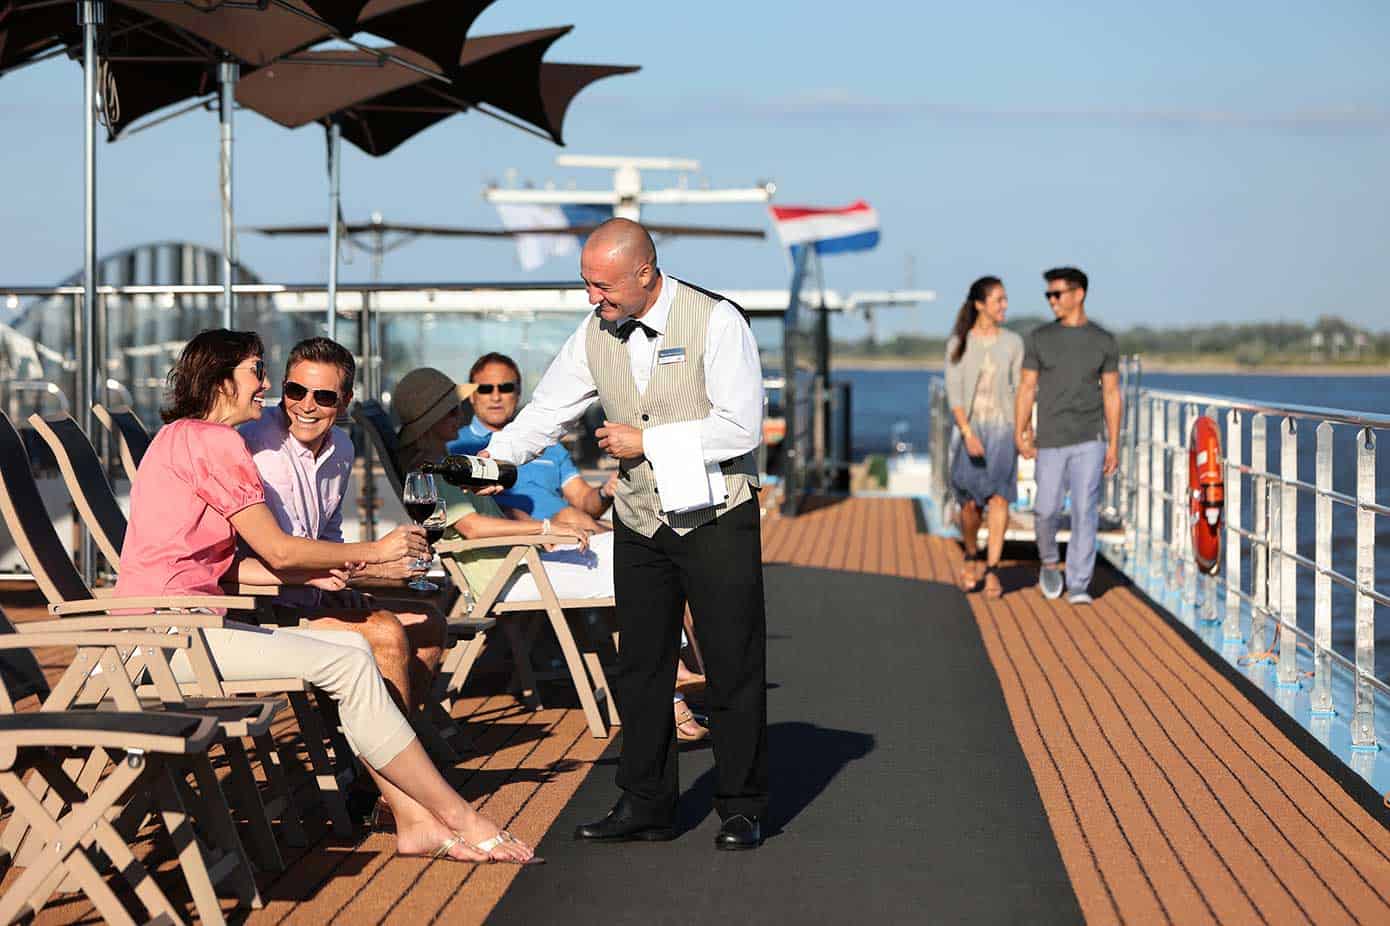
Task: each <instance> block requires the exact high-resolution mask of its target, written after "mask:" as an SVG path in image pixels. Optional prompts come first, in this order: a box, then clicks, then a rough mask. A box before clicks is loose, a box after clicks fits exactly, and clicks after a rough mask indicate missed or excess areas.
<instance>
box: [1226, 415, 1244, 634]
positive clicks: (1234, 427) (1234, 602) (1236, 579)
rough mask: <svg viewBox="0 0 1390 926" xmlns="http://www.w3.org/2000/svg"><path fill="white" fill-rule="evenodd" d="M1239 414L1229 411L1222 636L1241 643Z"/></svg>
mask: <svg viewBox="0 0 1390 926" xmlns="http://www.w3.org/2000/svg"><path fill="white" fill-rule="evenodd" d="M1240 417H1241V416H1240V412H1239V411H1237V410H1236V409H1234V408H1233V409H1231V410H1230V411H1228V412H1226V620H1225V622H1224V623H1223V624H1222V629H1221V637H1222V639H1224V640H1227V641H1230V642H1235V641H1238V640H1240V541H1241V537H1240V533H1239V531H1240V530H1241V529H1242V528H1243V527H1244V525H1243V524H1242V523H1241V517H1242V515H1241V508H1240V495H1241V492H1240V487H1241V479H1242V478H1243V474H1242V473H1241V471H1240V450H1241V448H1240Z"/></svg>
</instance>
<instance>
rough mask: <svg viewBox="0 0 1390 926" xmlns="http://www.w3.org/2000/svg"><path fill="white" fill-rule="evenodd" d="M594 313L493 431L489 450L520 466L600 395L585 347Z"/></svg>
mask: <svg viewBox="0 0 1390 926" xmlns="http://www.w3.org/2000/svg"><path fill="white" fill-rule="evenodd" d="M592 320H593V316H592V315H588V316H585V318H584V320H583V321H582V322H580V323H579V328H578V329H577V330H576V331H575V332H574V334H572V335H570V338H569V340H568V341H566V342H565V346H564V347H562V348H560V353H558V354H556V355H555V359H554V360H552V361H551V362H550V367H549V369H547V370H546V371H545V375H544V376H542V377H541V381H540V382H539V383H538V384H537V385H536V391H535V392H534V393H533V394H532V396H531V401H530V402H528V403H527V404H526V407H525V408H523V409H522V410H521V414H519V415H517V416H516V418H515V419H513V420H512V422H511V423H510V424H508V425H507V426H506V427H505V428H503V429H502V430H500V431H498V432H497V433H496V434H494V435H492V440H490V441H489V442H488V448H487V449H488V454H489V455H490V456H492V457H493V459H496V460H503V461H505V462H507V463H515V464H517V465H518V466H520V465H521V464H522V463H527V462H529V461H531V460H533V459H535V457H536V456H537V455H538V454H539V453H540V452H541V451H542V450H544V449H545V448H547V447H549V446H550V445H551V444H553V443H555V442H556V441H558V440H559V439H560V438H561V437H562V436H563V435H564V433H565V431H566V430H567V429H568V428H569V426H570V425H571V424H573V423H574V422H575V421H577V420H578V419H579V416H581V415H583V414H584V412H586V411H587V410H588V408H589V406H590V405H592V404H594V402H595V400H597V398H598V387H596V386H595V385H594V377H593V374H592V373H590V372H589V356H588V352H587V351H586V350H585V348H584V338H585V331H586V330H587V328H588V325H589V323H590V321H592Z"/></svg>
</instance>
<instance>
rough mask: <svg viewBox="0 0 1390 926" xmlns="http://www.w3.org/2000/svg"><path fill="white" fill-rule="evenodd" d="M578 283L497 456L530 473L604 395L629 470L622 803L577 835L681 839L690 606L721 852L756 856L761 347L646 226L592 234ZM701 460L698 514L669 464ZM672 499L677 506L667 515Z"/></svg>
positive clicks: (619, 587)
mask: <svg viewBox="0 0 1390 926" xmlns="http://www.w3.org/2000/svg"><path fill="white" fill-rule="evenodd" d="M580 273H581V275H582V276H583V278H584V286H585V288H586V290H587V292H588V297H589V303H590V304H591V305H592V306H593V307H594V314H593V315H591V316H588V317H586V318H585V319H584V321H583V322H582V323H581V324H580V325H579V329H578V330H577V331H575V333H574V334H573V335H571V336H570V339H569V340H568V341H567V342H566V343H565V346H564V347H563V348H562V349H561V350H560V353H559V355H558V356H557V357H556V358H555V360H554V362H553V363H551V365H550V369H548V370H547V371H546V373H545V376H544V377H543V378H542V379H541V381H540V383H539V384H538V385H537V387H536V392H535V395H534V396H533V397H532V399H531V403H530V404H529V405H527V406H526V408H524V409H523V410H522V412H521V414H519V415H518V416H517V417H516V419H515V420H514V421H513V422H512V423H511V424H509V425H507V426H506V427H505V428H503V429H502V430H501V431H499V432H498V433H496V434H494V435H493V437H492V441H491V443H490V444H489V448H488V449H489V452H490V453H491V455H492V456H493V457H495V458H497V459H501V460H507V461H510V462H512V463H518V464H519V463H523V462H525V461H527V460H530V459H531V458H532V457H534V456H536V455H537V454H538V453H540V452H541V451H542V450H544V449H545V448H546V447H547V446H549V445H551V444H553V443H555V442H556V441H557V440H559V438H560V436H561V435H562V434H563V433H564V432H565V430H566V429H567V428H568V427H569V426H570V425H572V424H573V423H574V422H575V421H576V420H577V419H578V418H579V417H580V416H581V415H583V413H584V412H585V410H586V409H588V407H589V406H590V405H592V404H593V403H594V402H595V401H598V402H601V403H602V405H603V409H604V414H605V416H606V418H607V420H606V421H605V422H604V426H603V427H602V428H600V429H598V431H597V435H598V438H599V446H600V447H602V448H603V449H604V451H605V452H607V453H608V454H610V455H612V456H614V457H616V458H617V459H618V461H619V483H618V492H617V497H616V499H615V502H614V509H613V510H614V522H615V532H616V536H615V538H614V540H615V542H614V547H613V560H614V570H613V584H614V591H615V595H616V599H617V617H618V629H619V630H620V632H621V638H620V641H619V652H618V667H617V671H616V672H615V673H614V674H613V675H612V677H611V678H612V684H613V689H614V693H615V694H616V697H617V705H618V710H619V711H620V713H621V715H622V719H623V751H622V757H621V759H620V760H619V763H618V779H617V781H618V787H619V789H621V792H622V794H621V796H620V797H619V799H618V802H617V803H616V804H615V805H614V807H613V809H612V811H610V812H609V814H608V816H606V817H604V818H603V819H602V820H598V821H595V822H593V823H589V824H585V825H584V826H581V827H579V828H578V830H576V831H575V838H577V839H582V840H603V841H628V840H645V841H663V840H668V839H673V838H675V835H676V828H675V823H676V821H675V811H676V798H677V795H678V793H679V782H678V778H677V773H676V737H675V729H674V723H673V720H672V713H671V690H672V688H673V687H674V686H675V681H676V659H677V657H678V651H679V646H680V632H681V617H682V614H683V610H684V607H685V604H686V603H687V601H688V602H689V604H690V610H691V613H692V615H693V617H694V620H695V626H696V628H697V630H698V633H699V635H700V648H701V654H702V656H703V658H704V663H705V674H706V677H707V679H708V688H707V689H706V698H707V706H708V708H709V715H710V725H709V726H710V734H711V738H712V740H713V744H714V756H715V763H716V773H717V782H718V784H717V790H716V793H715V809H716V810H717V811H718V813H719V816H720V818H721V820H722V824H721V826H720V830H719V835H718V836H717V837H715V848H717V849H754V848H757V847H758V846H759V845H760V844H761V843H762V818H763V815H764V813H765V812H766V809H767V799H768V798H767V793H768V781H767V692H766V688H767V669H766V663H767V642H766V619H765V616H764V613H763V575H762V545H761V540H760V534H759V516H758V506H757V503H756V501H755V496H756V489H757V487H758V467H757V459H756V454H755V451H756V449H757V446H758V442H759V441H760V440H761V438H762V409H763V390H762V367H761V365H760V364H759V361H758V346H757V343H756V342H755V341H754V340H753V333H752V331H751V330H750V329H749V326H748V322H747V320H746V319H745V318H744V317H743V315H742V313H741V312H740V310H739V309H738V308H737V307H736V306H735V305H734V304H732V303H730V302H728V301H727V300H725V299H723V298H722V297H720V296H718V295H716V294H714V293H710V292H707V291H706V290H703V289H700V288H699V287H698V286H694V285H693V284H690V283H687V282H684V281H682V280H677V279H675V278H674V277H670V276H667V275H666V274H664V273H662V272H661V270H660V268H659V267H658V266H657V261H656V247H655V245H654V244H653V243H652V239H651V236H650V235H649V234H648V233H647V231H646V229H644V228H643V227H642V226H641V225H639V224H637V223H636V222H631V221H628V220H626V219H612V220H610V221H608V222H605V223H604V224H603V225H601V226H599V227H598V229H596V230H595V231H594V232H593V233H592V234H591V235H590V236H589V239H588V241H587V243H586V244H585V246H584V251H583V254H582V255H581V257H580ZM696 453H698V454H699V456H700V457H701V458H702V462H703V466H701V465H700V461H694V462H695V465H696V473H695V475H696V476H697V477H698V478H697V479H695V480H693V482H694V484H695V488H696V489H697V490H700V491H697V492H696V493H695V494H696V495H700V494H701V492H705V491H706V490H707V492H706V494H704V497H703V498H697V499H695V500H694V502H693V503H692V502H691V499H690V495H691V485H692V480H690V479H686V480H685V481H684V482H683V483H682V485H681V486H679V487H677V486H676V485H675V483H674V482H673V481H672V479H671V477H670V475H669V474H670V473H671V470H669V469H665V467H668V466H671V465H672V463H671V462H669V461H673V460H674V461H676V462H677V463H681V464H685V465H684V467H679V466H678V467H677V468H681V469H683V472H684V474H685V475H689V465H690V463H691V462H692V458H693V457H694V455H695V454H696ZM649 455H650V457H651V458H652V459H654V460H656V461H657V467H658V469H659V470H660V471H656V470H654V469H653V464H652V461H651V460H649V459H648V456H649ZM658 477H660V479H661V483H660V484H658ZM702 483H703V489H701V484H702ZM663 495H665V496H666V498H667V502H666V503H665V504H663V501H662V496H663ZM677 496H680V497H681V498H682V499H683V504H680V505H672V504H671V501H672V500H673V499H675V498H676V497H677ZM705 499H707V501H705ZM701 502H704V503H703V504H701ZM666 508H670V510H664V509H666Z"/></svg>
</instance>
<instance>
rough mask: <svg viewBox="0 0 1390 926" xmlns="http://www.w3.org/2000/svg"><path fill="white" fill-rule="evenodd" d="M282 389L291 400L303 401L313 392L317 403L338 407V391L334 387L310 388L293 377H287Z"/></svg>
mask: <svg viewBox="0 0 1390 926" xmlns="http://www.w3.org/2000/svg"><path fill="white" fill-rule="evenodd" d="M282 391H283V392H284V393H285V398H287V399H289V400H290V401H291V402H301V401H303V399H304V397H305V396H306V395H308V394H309V393H310V392H312V393H313V394H314V402H315V403H316V404H318V405H322V406H323V407H324V408H337V407H338V393H337V392H336V391H334V390H332V389H310V388H309V387H308V386H305V385H303V384H301V383H296V382H295V381H294V380H292V379H287V380H285V384H284V387H283V389H282Z"/></svg>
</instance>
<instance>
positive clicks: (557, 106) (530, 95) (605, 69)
mask: <svg viewBox="0 0 1390 926" xmlns="http://www.w3.org/2000/svg"><path fill="white" fill-rule="evenodd" d="M571 28H573V27H571V26H561V27H556V28H551V29H536V30H530V31H527V32H516V33H507V34H503V35H492V36H478V37H474V38H470V39H469V40H468V41H467V42H466V43H465V44H464V46H463V50H462V52H461V54H460V55H459V59H458V63H457V64H456V65H455V66H454V67H452V68H449V69H448V74H449V77H450V81H449V83H448V84H441V83H439V82H438V81H433V80H430V79H427V78H422V77H421V76H420V74H419V73H418V72H417V71H414V70H412V69H410V68H408V67H405V66H402V65H397V64H394V63H387V64H384V65H382V66H380V67H372V68H370V69H368V70H367V71H365V72H363V73H361V74H358V75H355V76H354V79H353V80H351V81H348V80H344V79H342V75H341V73H339V72H340V70H341V69H343V68H348V67H361V65H362V64H366V63H370V62H368V61H367V60H366V59H365V57H363V55H364V53H362V52H355V53H354V52H347V51H336V52H335V51H327V50H322V51H309V52H304V53H302V54H299V55H296V56H294V57H293V58H292V59H289V60H286V61H282V62H280V63H278V64H276V65H274V66H273V67H268V68H263V69H261V70H259V71H256V72H255V73H253V74H250V75H248V76H247V78H246V79H245V80H243V81H242V82H241V84H240V86H239V87H238V88H237V99H238V100H239V101H240V102H241V103H242V105H244V106H246V107H247V108H248V109H253V110H255V111H257V112H259V113H261V114H262V115H264V116H266V117H268V118H270V119H272V120H274V121H275V122H278V123H280V124H281V125H283V126H285V127H287V128H297V127H299V126H302V125H307V124H309V123H311V122H321V123H323V124H324V125H326V126H327V128H328V132H329V188H330V194H329V196H330V209H329V215H330V223H329V226H328V236H329V270H328V280H329V299H328V306H329V336H330V337H332V333H333V332H334V331H335V330H336V317H335V315H334V311H333V310H334V307H335V306H336V301H335V300H336V296H337V266H338V241H337V235H338V230H339V222H340V219H339V210H338V202H339V190H340V177H339V174H338V165H339V163H340V160H341V158H340V151H339V144H340V142H339V139H340V138H341V137H345V138H347V140H348V141H350V142H352V143H353V144H355V145H356V146H357V147H359V148H361V149H362V150H363V151H365V152H367V153H368V154H370V155H372V156H374V157H381V156H383V155H385V154H388V153H390V152H391V151H394V150H395V149H396V148H397V147H399V146H400V145H401V144H403V143H404V142H405V141H407V140H408V139H410V138H412V137H414V136H415V135H417V134H419V133H420V132H422V131H424V130H425V129H427V128H429V127H430V126H432V125H434V124H435V123H437V122H439V121H441V120H443V119H445V118H448V117H449V116H452V115H457V114H458V113H461V112H466V111H468V110H470V109H478V108H480V106H481V105H482V104H488V105H491V106H494V107H496V108H497V109H499V110H501V111H502V112H504V113H508V114H510V115H512V116H514V117H516V118H518V119H521V120H525V121H526V122H531V123H532V124H533V125H536V126H537V128H538V129H540V130H541V131H540V134H542V135H543V137H548V138H550V139H551V140H553V141H555V142H556V143H561V138H562V132H561V124H562V121H563V117H564V114H565V111H566V110H567V108H568V106H569V103H570V102H571V101H572V100H573V98H574V96H576V95H577V94H578V93H579V92H580V91H581V90H583V89H584V87H586V86H588V84H589V83H592V82H593V81H594V80H597V79H599V78H600V77H606V76H609V75H611V74H621V73H630V72H631V71H635V70H637V68H628V67H619V66H605V65H549V64H544V63H542V61H541V57H542V56H543V55H544V54H545V51H546V50H547V49H548V48H549V47H550V45H551V44H552V43H554V41H555V40H556V39H558V38H559V37H560V36H562V35H564V34H566V33H567V32H569V31H570V29H571ZM389 50H390V52H391V54H392V56H393V58H399V59H401V60H402V61H403V62H406V63H414V64H420V63H422V62H423V60H424V59H423V57H422V56H419V55H416V54H415V53H413V52H411V51H410V50H408V49H404V48H400V47H392V48H391V49H389ZM550 68H558V69H559V70H554V71H551V70H548V69H550ZM575 69H577V70H575ZM547 100H548V101H549V102H548V104H547V102H546V101H547ZM507 121H509V122H512V120H507ZM512 124H513V125H517V124H518V123H516V122H512ZM519 127H522V128H525V127H526V126H525V125H520V126H519Z"/></svg>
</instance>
